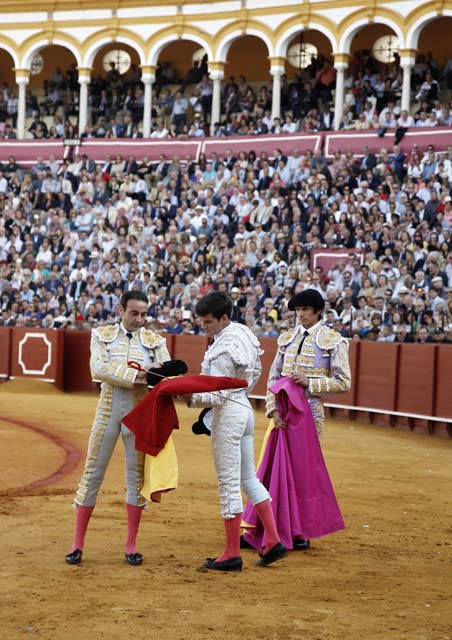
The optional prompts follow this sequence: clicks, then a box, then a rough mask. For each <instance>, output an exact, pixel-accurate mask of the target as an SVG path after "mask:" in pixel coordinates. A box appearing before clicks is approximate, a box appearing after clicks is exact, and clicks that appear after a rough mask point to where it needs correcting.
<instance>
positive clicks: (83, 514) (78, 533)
mask: <svg viewBox="0 0 452 640" xmlns="http://www.w3.org/2000/svg"><path fill="white" fill-rule="evenodd" d="M93 510H94V506H92V507H82V506H81V505H79V504H78V505H77V515H76V516H75V534H74V542H73V543H72V549H71V553H72V552H73V551H75V550H76V549H80V550H81V551H83V545H84V542H85V533H86V529H87V528H88V522H89V519H90V518H91V514H92V512H93Z"/></svg>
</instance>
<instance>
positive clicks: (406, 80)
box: [400, 49, 416, 113]
mask: <svg viewBox="0 0 452 640" xmlns="http://www.w3.org/2000/svg"><path fill="white" fill-rule="evenodd" d="M415 60H416V51H415V50H414V49H401V51H400V66H401V67H402V69H403V85H402V99H401V101H400V102H401V104H400V109H401V111H403V110H404V109H405V110H406V111H408V113H409V112H410V104H411V71H412V70H413V67H414V63H415Z"/></svg>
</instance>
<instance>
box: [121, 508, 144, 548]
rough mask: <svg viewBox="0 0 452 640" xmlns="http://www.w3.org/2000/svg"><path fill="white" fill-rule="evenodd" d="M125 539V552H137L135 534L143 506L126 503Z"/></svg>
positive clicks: (136, 533)
mask: <svg viewBox="0 0 452 640" xmlns="http://www.w3.org/2000/svg"><path fill="white" fill-rule="evenodd" d="M126 507H127V540H126V546H125V552H126V553H127V554H129V553H136V552H137V547H136V543H137V535H138V529H139V526H140V520H141V516H142V514H143V507H137V506H135V505H134V504H127V505H126Z"/></svg>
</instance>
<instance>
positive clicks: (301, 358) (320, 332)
mask: <svg viewBox="0 0 452 640" xmlns="http://www.w3.org/2000/svg"><path fill="white" fill-rule="evenodd" d="M324 306H325V301H324V300H323V298H322V296H321V295H320V293H319V292H318V291H315V290H314V289H307V290H305V291H302V292H301V293H298V294H296V295H294V296H293V297H292V298H291V299H290V301H289V305H288V307H289V309H290V310H291V311H295V313H296V316H297V321H298V322H297V325H296V327H295V328H294V329H290V330H289V331H286V332H285V333H283V334H282V335H281V336H280V337H279V338H278V349H277V352H276V355H275V358H274V360H273V364H272V366H271V369H270V374H269V378H268V384H267V389H268V391H267V397H266V410H267V416H268V417H269V418H273V421H274V427H275V428H277V429H279V428H286V427H287V424H286V423H285V422H284V421H283V420H281V416H280V415H279V411H278V407H277V403H276V398H275V396H274V394H273V393H272V392H271V391H270V389H269V388H270V387H271V385H272V384H274V383H275V382H276V381H277V380H279V379H280V378H281V377H283V376H287V377H290V378H291V379H292V380H293V382H295V383H296V385H298V388H299V389H300V393H304V394H305V396H306V399H307V400H308V402H309V406H310V408H311V412H312V417H313V418H314V423H315V427H316V430H317V435H318V438H319V440H321V439H322V433H323V426H324V422H325V413H324V408H323V402H322V395H324V394H326V393H339V392H341V391H348V389H350V386H351V373H350V364H349V360H348V341H347V340H346V339H345V338H344V337H343V336H341V334H340V333H338V332H337V331H333V329H330V328H329V327H327V326H326V325H325V324H324V323H323V321H322V320H321V315H322V311H323V309H324ZM296 388H297V387H295V389H296ZM294 392H295V393H296V391H294ZM271 427H272V423H270V426H269V429H270V428H271ZM293 462H294V472H295V473H296V472H297V466H296V463H297V460H294V461H293ZM309 547H310V541H309V540H304V539H303V538H301V537H299V536H295V537H294V540H293V547H292V548H293V549H294V550H298V551H305V550H307V549H309Z"/></svg>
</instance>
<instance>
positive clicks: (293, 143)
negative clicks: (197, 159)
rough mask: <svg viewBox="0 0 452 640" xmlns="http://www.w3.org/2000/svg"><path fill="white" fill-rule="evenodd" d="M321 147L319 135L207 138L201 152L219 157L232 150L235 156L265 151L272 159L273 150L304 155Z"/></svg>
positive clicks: (297, 134) (298, 134)
mask: <svg viewBox="0 0 452 640" xmlns="http://www.w3.org/2000/svg"><path fill="white" fill-rule="evenodd" d="M322 146H323V136H322V134H321V133H301V134H300V133H292V134H286V135H277V136H275V135H269V136H231V137H229V138H207V139H206V140H204V142H203V145H202V150H203V151H204V153H205V154H206V156H207V157H210V155H211V154H212V152H215V153H216V154H217V155H221V154H223V153H224V152H225V151H226V149H232V151H233V153H235V154H236V155H237V154H238V153H240V151H245V153H249V152H250V151H255V152H256V155H257V156H259V154H260V153H261V152H262V151H266V152H267V153H268V155H269V156H271V157H273V156H274V152H275V149H281V151H282V152H283V154H285V155H292V153H293V152H294V150H295V149H298V150H299V151H300V153H301V154H304V153H306V151H318V150H319V149H321V148H322Z"/></svg>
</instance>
